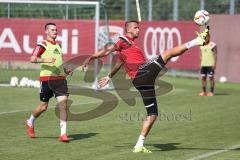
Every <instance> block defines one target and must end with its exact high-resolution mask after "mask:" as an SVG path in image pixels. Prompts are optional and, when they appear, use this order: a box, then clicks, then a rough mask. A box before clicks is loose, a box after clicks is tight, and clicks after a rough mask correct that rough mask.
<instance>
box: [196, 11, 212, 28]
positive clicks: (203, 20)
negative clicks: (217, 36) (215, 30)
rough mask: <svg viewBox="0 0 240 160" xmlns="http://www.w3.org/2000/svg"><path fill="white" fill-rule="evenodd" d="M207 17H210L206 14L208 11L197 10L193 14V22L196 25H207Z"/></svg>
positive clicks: (208, 18)
mask: <svg viewBox="0 0 240 160" xmlns="http://www.w3.org/2000/svg"><path fill="white" fill-rule="evenodd" d="M209 16H210V14H209V13H208V11H205V10H199V11H197V12H196V13H195V16H194V19H193V20H194V22H195V23H196V24H197V25H199V26H204V25H207V24H208V23H209V20H210V17H209Z"/></svg>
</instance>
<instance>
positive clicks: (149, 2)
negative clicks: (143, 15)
mask: <svg viewBox="0 0 240 160" xmlns="http://www.w3.org/2000/svg"><path fill="white" fill-rule="evenodd" d="M148 21H152V0H148Z"/></svg>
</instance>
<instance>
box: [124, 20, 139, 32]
mask: <svg viewBox="0 0 240 160" xmlns="http://www.w3.org/2000/svg"><path fill="white" fill-rule="evenodd" d="M129 23H137V24H139V21H137V20H130V21H126V22H125V31H127V27H128V25H129Z"/></svg>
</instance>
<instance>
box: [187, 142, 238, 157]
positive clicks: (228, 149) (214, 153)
mask: <svg viewBox="0 0 240 160" xmlns="http://www.w3.org/2000/svg"><path fill="white" fill-rule="evenodd" d="M237 148H240V144H238V145H235V146H231V147H228V148H225V149H222V150H218V151H213V152H209V153H204V154H201V155H199V156H196V157H193V158H190V159H187V160H200V159H203V158H207V157H210V156H214V155H217V154H221V153H224V152H229V151H231V150H234V149H237Z"/></svg>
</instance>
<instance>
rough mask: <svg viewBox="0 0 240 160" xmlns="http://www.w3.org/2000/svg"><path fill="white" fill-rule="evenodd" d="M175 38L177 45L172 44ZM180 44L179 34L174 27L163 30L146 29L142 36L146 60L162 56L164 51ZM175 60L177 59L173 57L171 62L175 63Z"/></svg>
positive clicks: (158, 28)
mask: <svg viewBox="0 0 240 160" xmlns="http://www.w3.org/2000/svg"><path fill="white" fill-rule="evenodd" d="M174 35H175V36H174ZM175 38H176V40H177V44H173V43H174V42H175V41H174V39H175ZM180 44H181V34H180V31H179V30H178V29H177V28H175V27H173V28H168V27H164V28H163V29H162V28H160V27H157V28H153V27H148V29H147V30H146V32H145V35H144V53H145V56H146V58H147V59H153V58H154V57H156V56H157V55H159V54H162V53H163V52H164V51H165V50H167V49H170V48H173V47H174V46H177V45H180ZM177 59H178V57H174V58H172V59H171V61H173V62H175V61H176V60H177Z"/></svg>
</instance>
